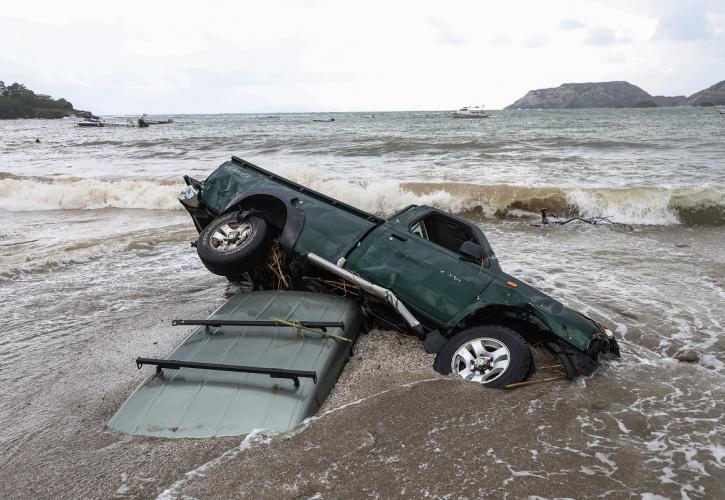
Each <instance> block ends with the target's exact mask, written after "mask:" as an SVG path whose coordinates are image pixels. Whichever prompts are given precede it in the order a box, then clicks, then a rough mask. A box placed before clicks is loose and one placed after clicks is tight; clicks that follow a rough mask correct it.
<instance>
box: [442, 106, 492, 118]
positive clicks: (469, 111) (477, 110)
mask: <svg viewBox="0 0 725 500" xmlns="http://www.w3.org/2000/svg"><path fill="white" fill-rule="evenodd" d="M451 115H453V118H488V117H489V116H491V115H490V114H489V113H488V112H487V111H485V110H484V109H483V106H464V107H462V108H461V109H459V110H458V111H451Z"/></svg>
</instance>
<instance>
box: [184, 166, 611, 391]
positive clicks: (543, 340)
mask: <svg viewBox="0 0 725 500" xmlns="http://www.w3.org/2000/svg"><path fill="white" fill-rule="evenodd" d="M185 179H186V181H187V184H189V185H191V186H192V187H193V189H194V192H195V193H196V196H191V197H187V198H186V199H180V201H181V202H182V204H183V205H184V206H185V207H186V208H187V209H188V210H189V212H190V214H191V215H192V218H193V219H194V223H195V225H196V227H197V229H198V230H199V232H200V233H201V236H200V239H199V241H198V242H197V243H198V244H202V243H203V244H205V245H207V246H209V245H212V246H213V245H215V244H216V241H217V240H218V239H221V240H223V241H224V245H226V244H227V243H228V242H229V241H232V240H233V242H236V243H235V244H237V243H238V242H239V241H242V240H241V239H240V236H239V234H241V229H234V228H231V229H232V230H231V233H230V232H229V229H230V226H228V225H227V226H223V229H224V230H223V231H222V233H218V232H217V233H215V234H216V236H214V235H212V236H209V234H207V233H209V232H210V231H209V228H208V227H207V226H209V227H212V226H213V224H212V221H215V220H216V221H218V220H220V219H219V218H221V216H223V215H225V214H231V213H238V214H239V215H238V216H237V217H236V219H237V221H238V222H235V223H234V224H232V225H234V226H238V227H242V226H244V225H245V224H246V223H245V222H243V221H244V220H245V218H247V217H250V216H252V215H255V214H256V215H258V216H259V217H261V218H263V219H264V220H265V222H264V223H263V222H260V221H257V222H255V224H257V225H259V224H270V225H271V226H272V227H273V229H274V233H275V234H276V241H277V242H278V243H279V245H280V246H281V247H282V249H283V251H284V252H285V254H286V255H287V256H288V258H287V261H286V262H288V265H287V267H286V271H285V272H287V271H288V272H289V274H290V276H291V278H290V281H291V283H292V284H291V286H292V287H293V288H299V289H306V290H315V291H322V292H325V293H338V292H339V291H340V289H344V291H345V293H347V289H346V288H345V286H344V284H343V285H342V288H341V286H340V285H339V284H336V283H337V282H335V281H334V280H336V279H340V278H342V279H343V280H344V281H346V282H348V283H350V282H351V280H356V281H357V282H358V284H361V285H362V290H358V291H359V292H369V291H371V290H372V291H373V292H374V293H372V294H371V293H360V294H359V296H358V299H359V300H360V302H361V304H363V303H364V305H365V307H366V308H367V309H366V310H367V312H368V314H369V315H370V316H372V317H373V318H374V319H376V320H379V321H381V322H382V324H384V325H386V326H388V327H398V328H400V329H408V330H409V331H411V332H413V333H414V334H416V335H418V336H419V337H421V338H422V339H424V340H425V347H426V349H427V350H428V351H429V352H439V351H440V352H439V355H440V354H441V353H445V354H446V356H448V355H449V354H451V353H453V354H451V355H452V356H453V357H454V358H455V359H459V361H461V363H462V364H461V365H460V367H461V370H462V374H461V376H463V377H464V378H471V377H472V378H473V379H475V380H476V381H480V380H479V378H481V379H482V380H483V379H485V378H486V377H485V376H484V374H486V373H489V372H491V371H493V372H495V371H496V368H495V365H496V361H495V356H494V354H495V353H501V352H504V350H503V349H501V347H506V349H507V350H506V351H505V352H509V350H508V348H509V347H510V344H511V342H510V339H509V340H507V338H508V337H507V336H509V337H510V336H511V335H510V334H511V332H515V334H516V335H520V337H522V338H523V340H525V341H526V342H528V343H531V344H543V345H545V346H547V347H548V348H549V349H550V350H552V351H553V352H554V353H556V354H557V355H558V356H559V357H560V358H561V359H562V362H563V365H564V367H565V368H566V371H567V375H568V376H569V377H570V378H573V377H574V376H575V375H577V374H586V375H588V374H590V373H591V371H592V370H593V368H594V367H595V366H596V361H597V357H598V355H599V354H600V353H605V352H609V353H612V354H614V355H618V347H617V344H616V341H615V340H614V338H613V335H612V334H611V332H610V331H609V330H607V329H606V328H604V327H603V326H601V325H599V324H598V323H596V322H595V321H593V320H591V319H590V318H587V317H586V316H584V315H582V314H580V313H579V312H577V311H574V310H572V309H570V308H568V307H566V306H564V305H563V304H561V303H560V302H558V301H556V300H555V299H553V298H551V297H549V296H548V295H546V294H544V293H542V292H540V291H538V290H536V289H535V288H533V287H531V286H529V285H527V284H526V283H523V282H521V281H519V280H517V279H515V278H513V277H511V276H509V275H508V274H506V273H504V272H503V271H502V270H501V267H500V265H499V263H498V259H497V257H496V255H495V253H494V251H493V249H492V247H491V245H490V244H489V242H488V240H487V239H486V237H485V235H484V233H483V231H482V230H481V229H480V228H479V227H478V226H476V225H475V224H472V223H470V222H469V221H466V220H464V219H461V218H459V217H456V216H454V215H451V214H449V213H446V212H443V211H440V210H438V209H436V208H433V207H427V206H415V205H411V206H409V207H406V208H405V209H403V210H401V211H400V212H398V213H397V214H395V215H393V216H392V217H390V218H389V219H387V220H385V219H382V218H380V217H377V216H375V215H372V214H369V213H366V212H364V211H362V210H359V209H357V208H354V207H352V206H350V205H347V204H345V203H343V202H340V201H338V200H335V199H333V198H330V197H328V196H325V195H323V194H321V193H317V192H315V191H313V190H311V189H309V188H306V187H304V186H301V185H299V184H296V183H294V182H292V181H290V180H288V179H285V178H283V177H280V176H278V175H275V174H273V173H271V172H268V171H266V170H264V169H262V168H260V167H257V166H256V165H253V164H251V163H249V162H246V161H244V160H241V159H239V158H236V157H232V160H231V161H229V162H226V163H224V164H223V165H222V166H220V167H219V168H218V169H217V170H216V171H215V172H214V173H212V174H211V175H210V176H209V178H207V179H206V180H205V181H204V182H199V181H195V180H193V179H189V178H185ZM227 219H228V220H232V219H234V216H231V218H230V217H227ZM232 222H234V221H233V220H232ZM255 224H252V225H251V226H254V225H255ZM251 226H250V227H251ZM244 227H246V226H244ZM212 229H214V228H212ZM252 229H253V228H252ZM252 229H249V228H248V229H247V230H246V231H247V232H245V233H244V234H245V235H246V234H248V233H249V231H252ZM228 233H229V234H231V236H230V235H229V234H228ZM214 238H217V240H215V239H214ZM227 248H228V247H227V246H224V249H225V251H226V249H227ZM201 256H202V253H201V252H200V257H201ZM203 260H204V259H203V258H202V261H203ZM310 263H312V264H313V265H312V266H310ZM314 264H316V265H317V269H313V268H314V267H315V265H314ZM205 265H207V264H206V263H205ZM207 267H209V269H210V270H212V267H210V266H209V265H207ZM235 269H236V268H235ZM240 269H241V267H240ZM321 269H322V270H323V272H322V273H320V272H319V271H320V270H321ZM212 272H216V271H213V270H212ZM350 273H352V274H350ZM217 274H225V275H227V277H230V276H229V273H219V272H217ZM371 295H374V296H376V297H377V299H381V300H377V301H376V300H372V301H370V300H368V299H370V297H371ZM391 306H392V307H391ZM381 307H382V309H386V310H389V309H393V310H394V311H396V312H397V313H399V318H403V319H404V320H405V321H403V322H400V321H398V322H396V321H395V320H394V318H393V316H390V315H387V314H385V313H384V311H383V312H381V310H382V309H381ZM494 326H495V327H500V328H499V329H501V328H503V329H506V330H508V333H507V332H504V333H501V332H498V333H497V332H496V331H495V328H494ZM482 328H483V330H482ZM492 328H493V329H492ZM474 330H475V331H479V330H480V331H481V332H483V333H480V336H479V337H475V335H474V337H475V338H473V340H470V339H469V341H467V342H468V343H466V339H465V338H463V337H466V335H468V336H471V335H472V333H470V332H472V331H474ZM485 332H488V333H485ZM457 338H460V339H459V340H460V341H458V340H457V341H456V342H458V343H459V344H460V343H461V342H463V344H461V345H462V346H463V347H465V348H466V349H469V352H470V353H471V355H470V356H469V355H468V354H466V352H464V351H462V350H461V349H462V348H463V347H461V348H457V349H454V347H456V346H454V345H452V343H455V342H454V340H455V339H457ZM502 338H503V340H502ZM479 339H480V340H482V341H485V342H489V343H490V344H491V347H487V348H486V349H489V351H490V352H488V351H485V350H482V349H483V347H481V346H482V345H484V344H485V342H484V344H481V342H480V341H479ZM497 343H500V344H501V346H499V345H498V344H497ZM459 347H460V346H459ZM492 353H493V354H492ZM456 356H458V358H456ZM511 357H513V354H511V353H509V358H511ZM469 358H470V359H469ZM476 360H477V361H476ZM474 361H475V362H476V363H478V365H476V370H479V371H475V370H474V372H470V370H469V368H470V367H473V366H474V365H473V363H474ZM469 362H470V363H469ZM528 362H530V363H533V362H532V361H528ZM436 363H437V364H439V366H437V368H438V369H439V371H442V372H443V373H446V372H447V370H450V369H451V367H450V366H448V364H449V363H450V360H448V359H446V360H444V361H441V362H440V363H439V361H438V360H437V361H436ZM466 363H469V364H470V366H469V367H466V366H464V365H466ZM452 365H453V367H454V369H455V361H454V362H453V363H452ZM502 366H503V365H502ZM506 366H508V365H506ZM481 367H483V368H481ZM525 368H526V367H524V368H521V370H524V369H525ZM471 369H472V368H471ZM506 369H507V368H503V370H504V371H505V370H506ZM469 372H470V373H469ZM471 373H473V375H471ZM479 375H480V377H479ZM477 377H478V378H477ZM485 382H486V381H485V380H483V382H482V383H485Z"/></svg>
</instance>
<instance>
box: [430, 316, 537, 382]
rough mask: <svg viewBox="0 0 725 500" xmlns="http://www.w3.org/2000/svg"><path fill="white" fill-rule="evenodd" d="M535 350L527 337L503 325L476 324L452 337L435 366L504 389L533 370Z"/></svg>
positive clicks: (467, 378) (437, 357) (444, 372)
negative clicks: (532, 353) (527, 340)
mask: <svg viewBox="0 0 725 500" xmlns="http://www.w3.org/2000/svg"><path fill="white" fill-rule="evenodd" d="M532 364H533V359H532V356H531V349H529V344H528V343H527V342H526V341H525V340H524V338H523V337H522V336H521V335H519V334H518V333H516V332H515V331H513V330H511V329H510V328H506V327H503V326H496V325H486V326H476V327H473V328H468V329H466V330H463V331H461V332H459V333H457V334H456V335H454V336H453V337H451V338H450V339H449V340H448V341H447V342H446V343H445V344H444V345H443V348H442V349H441V350H440V351H439V352H438V355H437V356H436V360H435V368H436V370H437V371H438V372H440V373H442V374H444V375H447V374H449V373H453V374H455V375H458V376H459V377H461V378H463V379H465V380H470V381H471V382H476V383H479V384H481V385H483V386H486V387H493V388H503V387H506V386H507V385H508V384H513V383H516V382H521V381H522V380H525V379H526V378H527V376H528V375H529V373H530V372H531V366H532Z"/></svg>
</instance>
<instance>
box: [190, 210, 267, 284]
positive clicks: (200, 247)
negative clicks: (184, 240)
mask: <svg viewBox="0 0 725 500" xmlns="http://www.w3.org/2000/svg"><path fill="white" fill-rule="evenodd" d="M240 228H241V229H242V235H243V237H242V238H239V233H237V237H236V239H234V238H232V241H229V240H226V243H224V242H223V241H224V240H220V239H219V236H221V235H224V234H225V233H229V234H231V233H230V231H229V230H230V229H231V230H232V231H235V232H236V231H237V230H239V229H240ZM273 237H274V231H273V229H272V226H271V225H270V224H269V222H267V221H266V220H265V219H264V218H263V217H261V216H259V215H250V216H248V217H247V218H246V219H244V220H242V221H239V220H238V212H232V213H228V214H223V215H220V216H219V217H217V218H216V219H214V220H213V221H211V222H210V223H209V225H208V226H206V227H205V228H204V230H203V231H202V232H201V234H200V235H199V239H198V240H197V243H196V252H197V253H198V254H199V258H200V259H201V262H202V263H203V264H204V266H205V267H206V268H207V269H208V270H209V271H211V272H212V273H214V274H218V275H220V276H226V277H227V278H231V279H234V278H237V277H238V276H240V275H241V274H242V273H245V272H249V271H251V270H252V269H254V267H255V266H257V265H258V264H261V263H262V262H264V259H265V257H266V256H267V252H269V248H270V247H271V245H272V238H273Z"/></svg>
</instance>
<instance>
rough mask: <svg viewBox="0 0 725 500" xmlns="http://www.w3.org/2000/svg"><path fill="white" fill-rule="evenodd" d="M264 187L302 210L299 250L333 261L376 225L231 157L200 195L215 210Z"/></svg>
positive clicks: (215, 173)
mask: <svg viewBox="0 0 725 500" xmlns="http://www.w3.org/2000/svg"><path fill="white" fill-rule="evenodd" d="M265 189H268V190H269V191H270V192H275V193H279V192H280V190H282V191H284V192H288V193H289V199H293V200H294V208H295V209H299V210H303V211H304V212H305V219H304V225H303V227H302V231H301V232H300V234H299V236H298V238H297V240H296V243H295V246H294V250H295V251H296V252H299V253H305V252H314V253H316V254H317V255H319V256H320V257H323V258H325V259H327V260H329V261H332V262H337V260H338V259H339V258H340V257H343V256H344V255H345V252H346V250H347V249H348V248H349V247H350V245H351V243H353V242H356V241H358V240H359V239H360V238H361V237H362V236H363V235H364V234H365V232H366V231H368V230H369V229H370V228H372V227H374V226H375V225H376V223H375V222H374V221H371V220H368V219H365V218H363V217H360V216H358V215H355V214H354V213H351V212H349V211H346V210H342V209H340V208H338V207H335V206H332V205H330V204H328V203H325V202H324V201H322V200H319V199H317V198H314V197H312V196H308V195H306V194H303V193H300V192H298V191H295V190H293V189H290V188H288V187H286V186H284V185H283V184H281V183H278V182H275V181H274V180H273V179H269V178H266V177H263V176H261V175H259V174H258V173H256V172H254V171H251V170H248V169H246V168H245V167H244V166H242V165H239V164H237V163H234V162H231V161H229V162H226V163H224V164H223V165H221V166H220V167H219V168H218V169H217V170H215V171H214V172H213V173H212V174H211V175H210V176H209V177H208V178H207V179H206V180H205V181H204V183H203V185H202V191H201V198H202V200H203V201H204V203H205V204H206V205H207V206H208V207H209V208H210V209H212V210H213V211H214V212H216V213H217V214H219V213H222V212H223V211H224V210H225V209H227V207H228V206H229V204H230V203H232V202H234V200H236V199H238V198H240V197H242V196H243V195H244V194H245V193H248V192H260V191H264V190H265Z"/></svg>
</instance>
